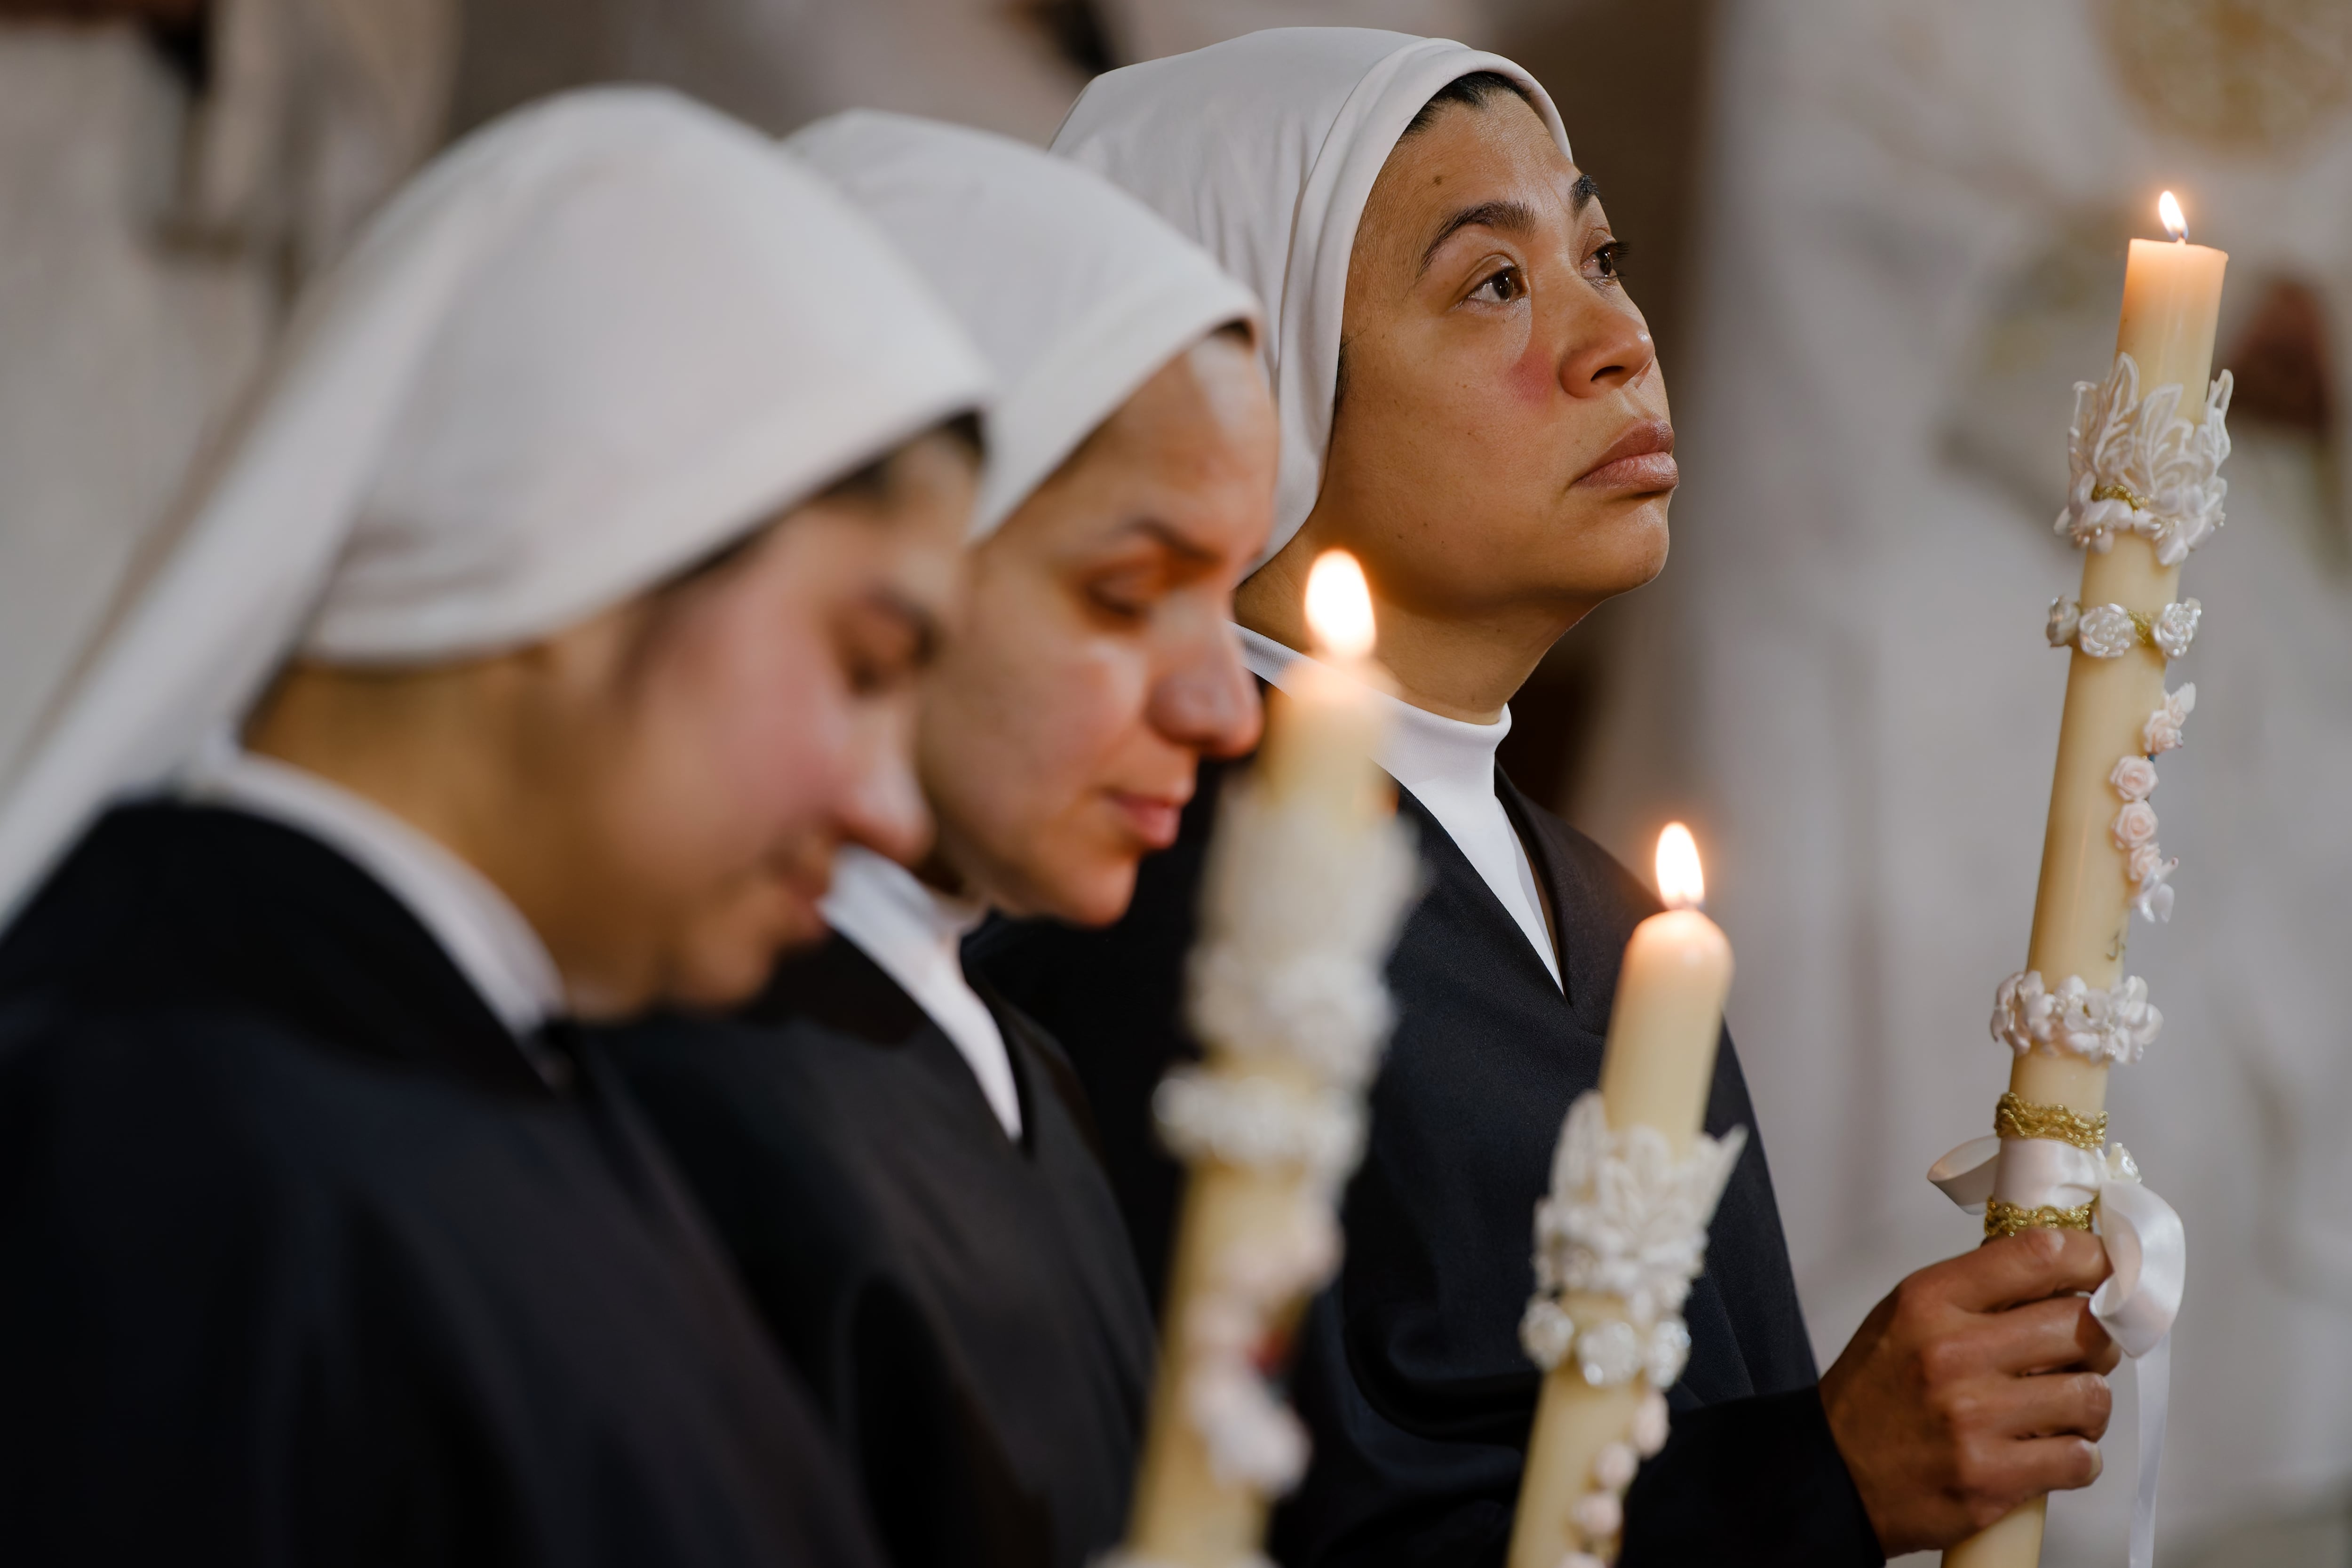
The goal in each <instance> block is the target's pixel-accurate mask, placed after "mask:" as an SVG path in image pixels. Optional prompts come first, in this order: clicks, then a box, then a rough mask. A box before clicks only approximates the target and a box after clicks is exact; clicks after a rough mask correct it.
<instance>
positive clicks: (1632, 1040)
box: [1509, 823, 1746, 1568]
mask: <svg viewBox="0 0 2352 1568" xmlns="http://www.w3.org/2000/svg"><path fill="white" fill-rule="evenodd" d="M1657 870H1658V891H1659V894H1660V896H1661V897H1662V898H1663V899H1664V900H1665V902H1666V904H1667V906H1668V907H1667V909H1666V910H1665V911H1664V912H1663V913H1660V914H1655V915H1652V916H1651V917H1650V918H1649V919H1648V920H1645V921H1643V922H1642V923H1641V924H1640V925H1639V926H1636V927H1635V928H1634V930H1633V938H1632V940H1631V941H1630V942H1627V943H1626V945H1625V956H1624V960H1623V963H1622V964H1621V966H1620V967H1619V970H1618V973H1617V991H1616V997H1615V1000H1614V1002H1613V1003H1612V1005H1611V1008H1610V1016H1609V1042H1608V1046H1607V1048H1606V1051H1605V1053H1604V1055H1603V1056H1602V1058H1601V1088H1600V1089H1599V1090H1598V1091H1597V1092H1596V1093H1592V1094H1587V1095H1585V1096H1583V1097H1582V1098H1580V1100H1578V1101H1577V1103H1576V1104H1575V1105H1574V1106H1573V1107H1571V1108H1570V1111H1569V1114H1568V1118H1567V1121H1566V1122H1565V1123H1564V1125H1563V1126H1562V1128H1561V1131H1560V1147H1559V1153H1558V1154H1557V1155H1556V1156H1555V1157H1554V1161H1553V1170H1552V1189H1551V1193H1550V1194H1549V1196H1548V1197H1547V1198H1546V1199H1545V1200H1544V1201H1543V1202H1542V1203H1541V1204H1539V1205H1538V1207H1537V1211H1536V1283H1537V1293H1536V1296H1535V1299H1534V1300H1531V1301H1530V1302H1529V1303H1528V1314H1527V1317H1526V1318H1525V1319H1524V1320H1523V1321H1522V1322H1521V1324H1520V1338H1521V1340H1522V1341H1523V1342H1525V1344H1526V1346H1527V1350H1528V1354H1529V1356H1531V1357H1532V1358H1533V1359H1534V1360H1535V1361H1536V1362H1537V1363H1538V1365H1541V1366H1543V1367H1544V1368H1545V1369H1546V1370H1545V1373H1544V1380H1543V1385H1542V1392H1541V1393H1540V1394H1539V1395H1538V1401H1537V1405H1536V1419H1535V1426H1534V1428H1533V1430H1532V1431H1531V1432H1530V1433H1529V1435H1528V1461H1527V1470H1526V1474H1525V1476H1524V1477H1523V1478H1522V1479H1521V1481H1520V1486H1519V1503H1518V1512H1517V1519H1516V1520H1515V1521H1514V1522H1513V1527H1512V1531H1511V1549H1510V1559H1509V1562H1510V1568H1562V1565H1563V1564H1564V1563H1565V1564H1572V1565H1574V1568H1597V1565H1598V1564H1601V1563H1606V1562H1608V1561H1609V1560H1610V1559H1611V1558H1612V1557H1613V1556H1614V1555H1615V1552H1616V1546H1617V1540H1618V1537H1619V1534H1620V1532H1621V1531H1622V1525H1623V1498H1624V1493H1625V1489H1626V1487H1627V1486H1628V1485H1629V1484H1631V1482H1632V1480H1633V1472H1634V1468H1635V1467H1636V1466H1637V1465H1638V1463H1639V1461H1640V1460H1641V1459H1643V1458H1647V1457H1648V1456H1649V1455H1651V1454H1654V1453H1655V1452H1656V1451H1657V1450H1658V1447H1660V1446H1661V1445H1662V1444H1664V1441H1665V1428H1666V1412H1665V1391H1666V1390H1667V1389H1668V1388H1669V1387H1671V1386H1673V1384H1674V1382H1675V1378H1677V1377H1678V1376H1680V1375H1681V1373H1682V1365H1683V1359H1684V1356H1685V1354H1686V1353H1687V1352H1688V1349H1689V1345H1690V1336H1689V1333H1688V1331H1686V1330H1685V1327H1684V1325H1683V1321H1682V1307H1683V1301H1684V1299H1685V1296H1686V1295H1687V1293H1688V1291H1689V1289H1690V1282H1691V1280H1692V1279H1695V1278H1696V1276H1697V1274H1698V1271H1699V1268H1700V1267H1701V1265H1702V1264H1703V1262H1704V1261H1705V1258H1706V1226H1707V1221H1708V1220H1709V1218H1710V1217H1711V1216H1712V1215H1713V1214H1714V1212H1715V1204H1716V1199H1717V1197H1718V1196H1720V1195H1721V1194H1722V1191H1723V1184H1724V1182H1725V1181H1726V1180H1727V1178H1728V1177H1729V1175H1730V1173H1731V1167H1732V1165H1733V1164H1734V1163H1736V1162H1737V1161H1738V1158H1739V1151H1740V1149H1741V1147H1742V1146H1743V1145H1744V1142H1745V1137H1746V1135H1745V1132H1744V1131H1735V1132H1733V1133H1732V1135H1731V1136H1729V1137H1727V1138H1724V1139H1722V1140H1717V1139H1712V1138H1709V1137H1706V1135H1705V1134H1704V1133H1702V1132H1701V1131H1699V1129H1700V1126H1701V1124H1702V1122H1703V1121H1704V1120H1705V1117H1706V1100H1707V1091H1708V1089H1709V1087H1710V1086H1711V1085H1712V1083H1713V1082H1714V1079H1715V1055H1716V1045H1717V1040H1718V1039H1719V1038H1720V1037H1721V1035H1722V1031H1723V1000H1724V995H1725V994H1726V993H1727V991H1728V990H1729V989H1730V986H1731V943H1730V942H1728V941H1727V940H1726V939H1725V937H1724V934H1723V931H1721V929H1720V928H1718V927H1717V925H1716V923H1715V922H1714V921H1710V920H1708V919H1707V918H1706V916H1705V915H1703V914H1701V913H1700V912H1699V910H1698V908H1697V906H1698V904H1699V903H1700V901H1701V900H1703V899H1704V897H1705V894H1706V886H1705V882H1704V880H1703V878H1702V875H1701V872H1700V868H1699V858H1698V847H1697V845H1696V843H1694V842H1693V841H1692V838H1691V835H1690V830H1689V829H1688V828H1686V827H1685V826H1683V825H1682V824H1680V823H1675V824H1672V825H1671V826H1668V827H1667V828H1666V830H1665V832H1664V834H1663V835H1661V836H1660V837H1659V840H1658V861H1657Z"/></svg>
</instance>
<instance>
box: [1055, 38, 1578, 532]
mask: <svg viewBox="0 0 2352 1568" xmlns="http://www.w3.org/2000/svg"><path fill="white" fill-rule="evenodd" d="M1478 71H1495V72H1497V73H1499V74H1501V75H1503V76H1507V77H1509V78H1510V79H1513V80H1515V81H1517V82H1518V83H1519V84H1520V85H1521V86H1523V87H1525V88H1526V89H1528V96H1529V97H1530V98H1532V99H1533V100H1535V106H1536V108H1537V110H1538V111H1539V112H1540V113H1541V114H1542V115H1543V119H1544V123H1545V124H1546V125H1548V126H1549V127H1550V128H1551V133H1552V135H1553V136H1554V138H1556V139H1557V140H1558V141H1559V150H1560V152H1561V153H1567V152H1568V150H1569V148H1568V133H1567V132H1565V131H1564V130H1562V129H1561V128H1560V121H1559V110H1556V109H1555V108H1553V107H1552V101H1551V97H1550V95H1549V94H1548V93H1546V92H1545V91H1544V89H1543V88H1542V87H1541V86H1540V85H1539V84H1538V82H1537V81H1536V79H1534V78H1533V77H1531V76H1529V75H1528V73H1527V72H1526V71H1525V70H1523V69H1521V68H1519V67H1517V66H1516V65H1514V64H1512V63H1511V62H1510V61H1509V60H1507V59H1505V58H1502V57H1501V56H1500V55H1490V54H1486V53H1484V52H1482V51H1480V50H1477V49H1473V48H1469V47H1465V46H1464V45H1461V44H1456V43H1453V42H1451V41H1449V40H1446V39H1443V38H1416V37H1412V36H1411V35H1409V34H1405V33H1382V32H1375V31H1373V30H1371V29H1370V28H1364V27H1276V28H1273V29H1271V30H1269V31H1266V32H1263V33H1251V34H1249V35H1247V36H1246V37H1239V38H1234V39H1232V40H1230V41H1229V42H1226V43H1222V44H1215V45H1212V46H1211V47H1208V48H1205V49H1195V50H1193V51H1192V53H1191V54H1188V55H1174V56H1171V57H1170V58H1166V59H1158V60H1149V61H1146V62H1145V63H1143V64H1142V65H1135V66H1128V67H1126V68H1123V69H1120V70H1115V71H1111V72H1109V73H1108V74H1107V75H1104V76H1098V77H1097V78H1096V79H1094V81H1093V82H1092V84H1090V85H1089V86H1088V87H1087V90H1086V91H1085V92H1084V93H1083V94H1081V95H1080V96H1079V98H1078V101H1077V103H1076V105H1075V106H1073V107H1072V109H1071V110H1070V116H1069V118H1068V119H1067V120H1066V121H1063V122H1062V129H1061V131H1060V132H1059V133H1058V134H1057V135H1055V138H1054V151H1055V152H1056V153H1063V154H1066V156H1068V157H1071V158H1074V159H1076V161H1077V162H1079V163H1084V164H1086V165H1087V167H1088V168H1091V169H1094V170H1096V171H1097V172H1099V173H1101V174H1107V175H1108V176H1109V177H1110V178H1111V179H1112V180H1113V181H1114V182H1116V183H1117V184H1119V185H1122V186H1124V187H1125V188H1127V189H1128V190H1130V191H1132V192H1134V193H1135V194H1136V195H1139V196H1141V197H1142V198H1143V199H1144V200H1145V201H1146V202H1147V203H1149V204H1150V205H1151V206H1153V207H1154V208H1156V209H1157V210H1158V211H1159V213H1160V216H1163V217H1165V218H1167V219H1168V220H1169V221H1170V222H1171V223H1173V224H1174V225H1175V226H1177V227H1178V228H1180V229H1181V230H1183V231H1184V233H1186V234H1188V235H1190V236H1191V237H1192V238H1194V239H1196V240H1198V241H1200V242H1201V243H1202V245H1204V246H1206V247H1208V248H1209V251H1210V253H1211V254H1212V255H1213V256H1215V257H1216V258H1217V259H1218V260H1220V261H1222V262H1223V263H1224V264H1225V266H1226V267H1227V268H1229V269H1231V270H1232V271H1233V273H1234V275H1235V276H1236V277H1238V278H1240V279H1241V280H1242V281H1243V282H1244V283H1247V284H1249V285H1250V286H1251V287H1252V288H1254V289H1256V290H1257V292H1258V295H1259V297H1260V298H1261V299H1263V300H1265V306H1266V310H1267V313H1268V315H1269V316H1270V317H1271V318H1272V321H1273V330H1272V331H1268V332H1267V333H1265V336H1264V338H1263V339H1262V340H1261V341H1262V352H1263V353H1264V354H1265V368H1266V374H1267V377H1268V379H1269V380H1271V382H1272V383H1273V384H1274V395H1275V404H1276V407H1277V408H1278V409H1279V410H1280V412H1281V416H1282V468H1281V477H1280V479H1279V480H1278V481H1277V482H1276V487H1275V511H1274V535H1273V537H1272V538H1271V539H1270V540H1268V541H1267V542H1266V548H1265V554H1264V555H1263V556H1261V557H1260V560H1261V562H1263V561H1265V560H1267V559H1271V558H1272V557H1273V555H1274V554H1275V553H1276V552H1277V551H1279V550H1280V549H1281V548H1282V547H1283V546H1284V545H1286V544H1287V543H1289V542H1290V540H1291V537H1292V536H1293V535H1294V534H1296V533H1297V531H1298V529H1299V525H1300V524H1302V523H1304V522H1305V521H1307V513H1308V512H1310V511H1312V510H1314V509H1315V496H1316V492H1317V491H1318V490H1319V489H1322V485H1323V453H1324V449H1325V448H1326V447H1328V446H1329V444H1330V440H1331V396H1332V388H1333V385H1334V384H1335V381H1336V379H1337V376H1338V374H1339V323H1340V312H1341V310H1342V308H1343V307H1344V306H1345V304H1346V303H1347V295H1348V258H1349V255H1350V254H1351V253H1352V252H1353V251H1354V249H1355V246H1356V225H1357V223H1358V222H1359V221H1360V219H1361V218H1362V217H1363V216H1364V204H1365V202H1367V201H1368V200H1370V197H1371V194H1372V183H1373V182H1374V181H1375V180H1377V179H1378V178H1379V177H1380V173H1381V165H1382V164H1384V163H1387V162H1388V156H1389V153H1390V152H1391V150H1393V149H1394V148H1395V146H1396V143H1397V139H1398V138H1399V137H1400V136H1402V135H1403V134H1404V128H1405V127H1406V126H1407V125H1408V124H1410V123H1412V117H1413V116H1414V115H1416V114H1418V113H1420V112H1421V110H1422V107H1423V105H1424V104H1426V103H1427V102H1428V101H1429V100H1430V99H1432V98H1433V97H1434V96H1435V95H1436V94H1437V92H1438V90H1439V89H1442V88H1444V86H1445V85H1446V83H1448V82H1451V81H1454V80H1455V79H1458V78H1461V77H1465V76H1469V75H1472V74H1473V73H1475V72H1478Z"/></svg>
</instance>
